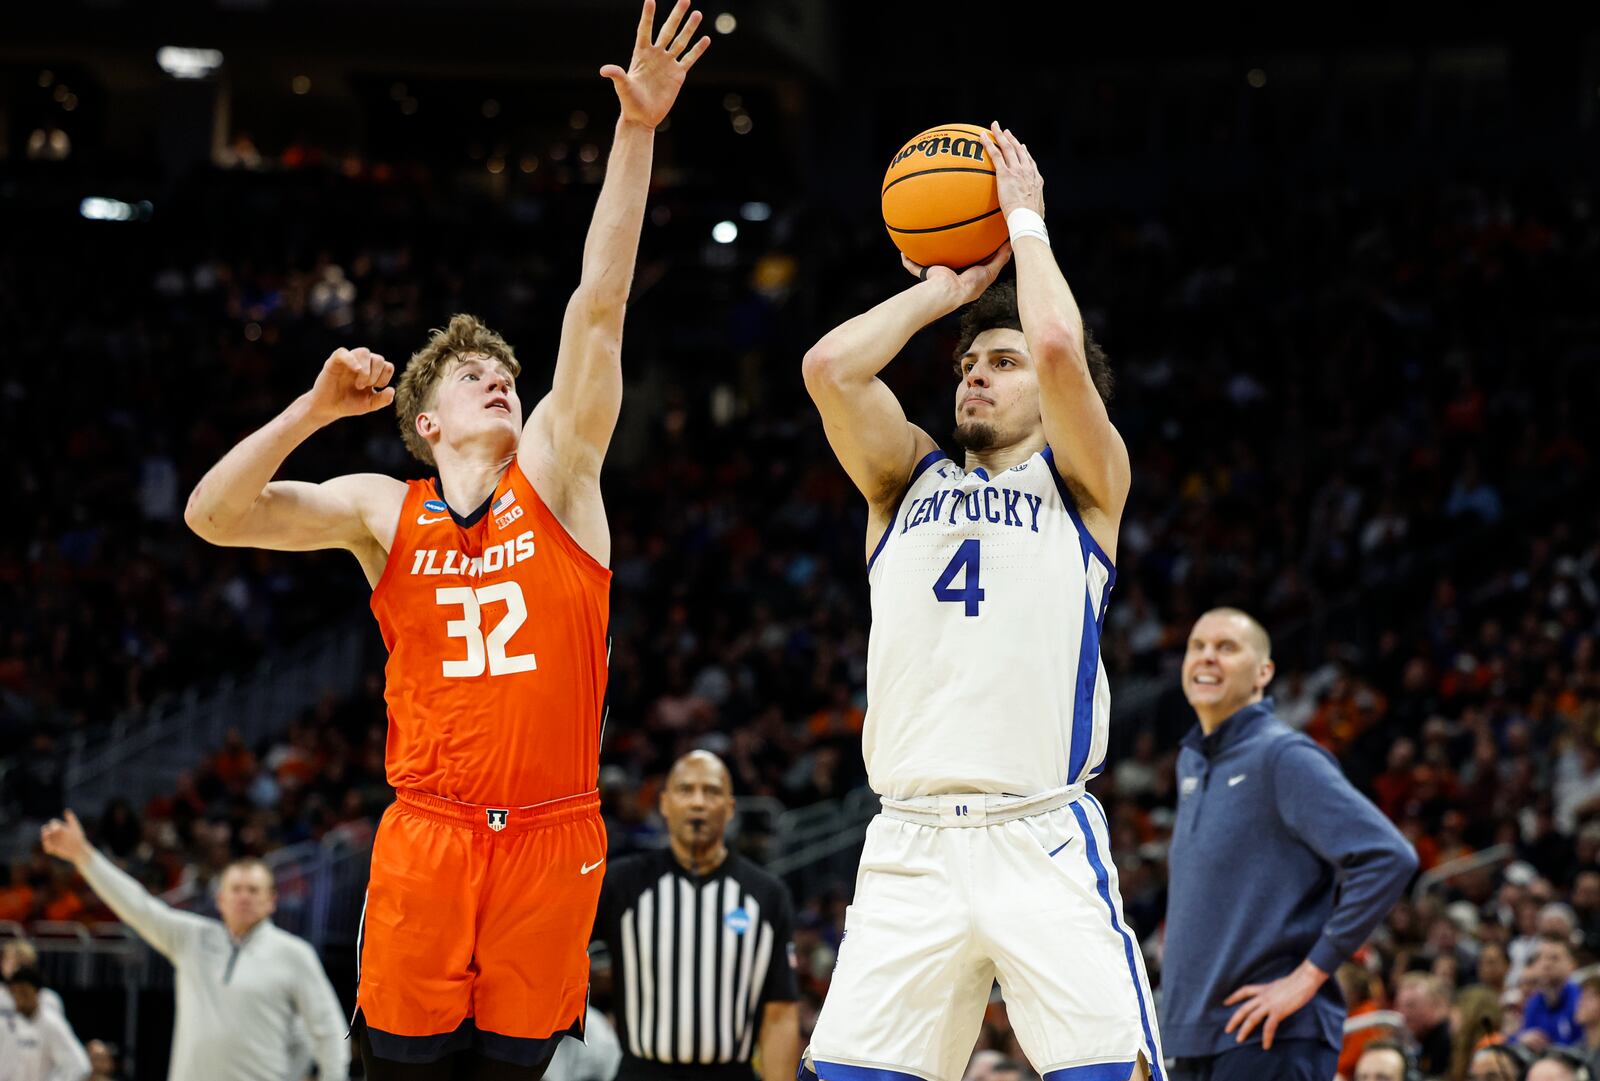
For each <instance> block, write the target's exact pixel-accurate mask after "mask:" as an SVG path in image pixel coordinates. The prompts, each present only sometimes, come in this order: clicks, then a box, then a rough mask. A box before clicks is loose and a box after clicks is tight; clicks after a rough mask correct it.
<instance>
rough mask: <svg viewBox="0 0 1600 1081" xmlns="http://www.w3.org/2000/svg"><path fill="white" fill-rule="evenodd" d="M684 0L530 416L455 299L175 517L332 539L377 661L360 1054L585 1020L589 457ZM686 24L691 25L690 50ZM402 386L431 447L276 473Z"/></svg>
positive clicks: (621, 140) (453, 1047) (278, 544)
mask: <svg viewBox="0 0 1600 1081" xmlns="http://www.w3.org/2000/svg"><path fill="white" fill-rule="evenodd" d="M700 18H701V16H700V13H699V12H698V11H695V12H691V11H690V10H689V0H678V3H677V5H676V6H675V7H674V8H673V9H672V11H671V13H670V14H668V15H667V17H666V20H665V22H664V23H663V24H662V26H661V30H660V32H659V33H658V34H655V35H654V37H653V39H652V31H653V29H654V25H655V5H654V4H653V2H652V0H645V3H644V9H643V12H642V14H641V15H640V20H639V28H638V34H637V38H636V40H635V42H634V49H633V58H632V62H631V64H630V65H629V67H628V68H627V69H626V70H624V69H623V68H621V67H618V66H616V65H614V64H608V65H606V66H605V67H603V68H602V69H601V70H600V74H601V75H602V76H604V77H605V78H607V79H610V80H611V82H612V84H613V85H614V87H615V89H616V92H617V97H618V99H619V101H620V103H621V116H620V118H619V119H618V121H617V127H616V135H615V139H614V141H613V143H612V146H611V154H610V160H609V163H608V166H607V170H606V178H605V183H604V184H603V186H602V187H601V191H600V196H599V200H598V202H597V204H596V206H595V211H594V218H593V220H592V222H591V223H590V226H589V234H588V239H587V241H586V243H585V245H584V251H583V270H582V276H581V280H580V281H579V284H578V288H577V291H576V292H575V293H573V295H572V298H571V300H570V301H569V303H568V305H567V309H566V315H565V318H564V319H563V321H562V325H561V337H560V345H559V348H558V351H557V354H556V364H555V375H554V379H553V381H552V384H551V386H550V390H549V391H548V393H546V394H545V395H544V396H543V398H542V399H541V400H540V401H539V403H538V405H537V406H535V407H534V410H533V414H532V416H531V417H529V418H528V421H527V423H526V424H524V423H523V413H522V405H521V403H520V401H519V400H518V397H517V388H516V377H517V375H518V374H519V372H520V366H519V364H518V362H517V359H516V357H515V355H514V354H513V352H512V350H511V348H510V346H509V345H507V344H506V342H505V341H504V340H503V339H502V338H501V337H500V336H499V335H497V334H495V333H493V332H492V331H490V330H488V329H487V328H486V327H484V326H483V325H482V324H481V323H479V322H478V321H477V320H475V319H473V318H472V317H471V316H466V315H458V316H456V317H455V318H453V319H452V320H450V324H449V326H448V327H447V328H446V329H444V330H442V331H437V332H435V333H434V334H433V336H432V338H431V339H430V341H429V342H428V344H427V345H426V346H425V347H424V348H423V349H421V350H420V351H419V352H417V353H416V354H415V355H413V356H412V358H411V360H410V362H409V363H408V365H407V367H406V369H405V373H404V374H403V375H402V376H401V379H400V382H399V386H398V388H395V387H392V386H390V380H391V377H392V376H393V373H394V365H393V364H391V363H390V362H389V361H387V360H385V359H384V358H383V357H381V356H379V355H377V354H376V353H372V352H370V351H368V350H366V349H339V350H337V351H336V352H335V353H334V354H333V355H332V356H331V357H329V358H328V360H327V362H326V363H325V364H324V365H323V368H322V371H321V373H320V374H319V375H318V376H317V378H316V382H315V383H314V385H313V386H312V388H311V389H310V390H309V391H308V392H306V393H305V394H303V395H301V396H300V398H298V399H296V400H295V401H294V402H293V403H292V404H291V405H290V406H289V407H288V408H287V409H285V410H284V412H283V413H281V414H280V415H279V416H278V417H277V418H276V419H274V420H273V421H271V422H270V423H268V424H267V426H266V427H264V428H262V429H261V430H260V431H258V432H256V433H255V434H253V435H251V436H249V437H248V438H247V439H245V440H244V441H243V442H241V443H240V444H239V445H238V446H236V447H234V448H233V450H231V451H229V452H228V454H227V455H226V456H225V457H223V459H222V460H221V461H220V462H218V463H217V464H216V465H215V466H213V467H212V469H211V471H210V472H209V473H207V474H206V475H205V477H204V478H202V479H201V481H200V483H199V485H198V486H197V487H196V488H195V490H194V493H193V495H191V496H190V498H189V505H188V509H187V511H186V512H185V520H186V521H187V522H188V523H189V525H190V526H191V527H192V528H193V529H194V530H195V532H196V533H198V534H199V535H200V536H202V537H203V538H205V539H206V540H208V541H211V542H212V543H214V544H220V545H228V546H246V547H256V548H272V549H277V550H280V551H304V550H308V549H320V548H344V549H346V550H348V551H349V552H351V553H352V554H353V555H354V556H355V557H356V560H357V561H358V562H359V563H360V564H361V569H362V571H363V572H364V573H365V574H366V577H367V581H368V583H370V584H371V586H372V610H373V613H374V615H376V616H377V619H378V624H379V627H380V629H381V631H382V634H383V640H384V644H385V646H387V647H388V650H389V660H388V663H387V666H386V668H385V676H386V689H385V697H386V699H387V701H388V705H389V738H388V749H387V773H388V779H389V782H390V783H391V784H392V785H393V786H394V788H395V797H396V802H395V803H394V804H393V805H392V806H391V807H390V808H389V809H388V811H387V812H386V813H385V814H384V818H383V822H382V824H381V826H380V827H379V830H378V834H377V838H376V841H375V844H374V848H373V853H372V875H371V883H370V886H369V888H368V894H367V904H366V909H365V912H364V913H363V919H362V937H361V943H360V968H359V977H358V990H357V1005H358V1011H359V1015H360V1019H361V1024H360V1026H359V1033H358V1035H359V1038H360V1044H361V1054H362V1058H363V1059H364V1060H365V1062H366V1069H367V1076H368V1077H369V1078H374V1079H377V1081H384V1079H399V1078H433V1077H454V1078H460V1077H476V1078H492V1079H499V1078H537V1077H539V1076H540V1075H541V1074H542V1073H543V1072H544V1069H545V1066H546V1065H547V1064H548V1061H549V1057H550V1055H551V1054H552V1053H553V1052H554V1050H555V1048H556V1045H557V1043H558V1042H559V1041H560V1039H561V1038H562V1035H563V1034H564V1033H573V1034H579V1033H581V1031H582V1023H583V1016H584V1008H585V1000H586V996H587V989H588V976H589V968H588V955H587V953H586V947H587V945H588V941H589V932H590V928H591V926H592V925H593V921H594V914H595V905H596V902H597V899H598V897H599V893H600V880H601V875H602V874H603V871H602V870H601V864H602V863H603V862H604V860H605V855H606V839H605V830H604V827H603V825H602V824H601V819H600V811H599V806H600V801H599V798H598V796H597V794H596V792H595V785H596V781H597V777H598V772H599V738H600V722H601V701H602V698H603V696H604V693H605V684H606V643H605V633H606V623H607V617H608V605H609V586H610V578H611V572H610V571H609V570H608V569H607V566H608V564H609V562H610V558H611V539H610V533H609V530H608V527H607V524H606V514H605V507H604V505H603V504H602V502H601V498H600V467H601V462H602V460H603V459H604V457H605V453H606V448H607V446H608V444H609V443H610V440H611V436H612V432H613V430H614V428H615V426H616V422H617V414H618V410H619V409H620V407H621V401H622V367H621V359H620V358H621V347H622V325H623V314H624V308H625V306H626V302H627V299H628V289H629V285H630V282H631V280H632V277H633V267H634V260H635V256H636V254H637V250H638V243H639V231H640V226H641V224H642V222H643V217H644V207H645V197H646V191H647V188H648V185H649V180H650V168H651V156H652V151H653V143H654V136H655V129H656V126H657V125H658V124H660V123H661V121H662V120H663V119H665V118H666V115H667V113H668V111H669V110H670V109H671V108H672V104H673V102H674V101H675V100H676V99H677V96H678V91H679V89H680V88H681V87H682V85H683V82H684V78H685V76H686V75H687V74H688V72H689V69H690V68H692V67H693V66H694V64H695V62H696V61H697V60H698V59H699V58H700V57H701V56H702V55H703V54H704V53H705V51H706V48H707V47H708V46H709V44H710V42H709V39H707V38H705V37H701V38H700V40H699V41H698V42H696V41H695V40H694V39H695V30H696V28H697V27H698V26H699V24H700ZM691 44H692V47H691ZM391 402H395V403H397V411H398V414H399V421H400V430H401V435H402V437H403V438H404V440H405V443H406V446H407V447H408V448H409V449H410V450H411V452H412V453H413V454H414V455H415V456H416V457H417V458H419V459H421V460H422V461H423V462H425V463H427V464H428V465H430V466H433V467H435V468H436V469H437V476H436V477H434V478H431V479H429V480H423V481H410V482H402V481H399V480H396V479H394V478H392V477H387V476H380V475H378V474H373V473H357V474H350V475H347V476H341V477H336V478H334V479H332V480H329V481H326V482H324V483H321V484H307V483H301V482H297V481H282V480H273V479H272V478H273V476H274V474H276V473H277V471H278V469H279V467H280V466H281V465H282V464H283V461H284V459H285V458H286V457H287V456H288V455H289V453H290V452H291V451H293V450H294V448H295V447H297V446H298V445H299V444H300V443H302V442H303V441H305V440H306V439H307V438H309V437H310V436H311V435H312V433H314V432H316V431H317V430H318V429H319V428H321V427H322V426H324V425H326V424H330V423H332V422H333V421H335V420H338V419H339V418H341V417H347V416H359V415H362V414H365V413H370V412H372V411H374V410H376V409H382V408H384V407H386V406H388V405H389V404H390V403H391Z"/></svg>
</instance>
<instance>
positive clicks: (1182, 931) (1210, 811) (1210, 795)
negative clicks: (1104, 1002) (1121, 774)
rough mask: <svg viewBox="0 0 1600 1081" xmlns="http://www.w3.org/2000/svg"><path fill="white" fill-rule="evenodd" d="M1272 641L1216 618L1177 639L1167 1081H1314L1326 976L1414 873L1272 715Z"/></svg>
mask: <svg viewBox="0 0 1600 1081" xmlns="http://www.w3.org/2000/svg"><path fill="white" fill-rule="evenodd" d="M1271 658H1272V643H1271V639H1270V638H1269V637H1268V636H1267V632H1266V631H1265V630H1264V629H1263V628H1262V626H1261V625H1260V624H1259V623H1257V622H1256V621H1255V620H1254V619H1252V618H1251V617H1250V616H1249V615H1247V614H1245V613H1244V612H1241V611H1238V610H1237V609H1232V608H1218V609H1215V610H1213V611H1210V612H1207V613H1206V614H1205V615H1203V616H1201V617H1200V621H1199V622H1198V623H1196V624H1195V626H1194V630H1193V631H1192V632H1190V636H1189V645H1188V650H1187V653H1186V654H1185V657H1184V662H1183V691H1184V695H1185V697H1187V698H1188V700H1189V704H1190V705H1191V706H1193V707H1194V711H1195V714H1196V716H1197V717H1198V718H1199V721H1200V723H1199V724H1198V725H1197V726H1196V727H1195V728H1194V729H1192V730H1191V731H1190V732H1189V734H1188V735H1187V736H1185V737H1184V739H1183V746H1182V749H1181V750H1180V752H1179V755H1178V814H1177V820H1176V822H1175V823H1174V826H1173V835H1172V845H1171V850H1170V853H1169V856H1168V877H1169V886H1168V891H1167V923H1166V946H1165V950H1164V953H1163V957H1162V974H1161V991H1162V1009H1161V1013H1162V1017H1161V1032H1162V1037H1163V1042H1164V1043H1165V1045H1166V1052H1167V1054H1168V1055H1170V1056H1173V1057H1174V1059H1175V1062H1174V1067H1173V1070H1172V1073H1171V1077H1172V1079H1173V1081H1234V1079H1244V1078H1261V1077H1269V1076H1270V1077H1273V1078H1281V1079H1284V1081H1301V1079H1303V1081H1313V1079H1315V1081H1328V1079H1329V1078H1331V1077H1333V1075H1334V1071H1335V1069H1336V1067H1337V1061H1338V1052H1339V1046H1340V1043H1341V1040H1342V1028H1343V1023H1344V1018H1345V1005H1344V1001H1343V999H1342V997H1341V996H1340V993H1339V990H1338V984H1337V983H1336V982H1334V981H1330V980H1329V979H1328V976H1329V975H1330V974H1331V973H1332V972H1333V971H1334V970H1335V969H1336V968H1338V966H1339V965H1340V963H1342V962H1343V961H1344V960H1345V959H1346V958H1347V957H1349V956H1350V955H1351V954H1352V953H1354V952H1355V950H1356V949H1357V947H1359V946H1360V945H1361V944H1362V942H1364V941H1365V940H1366V937H1367V935H1368V934H1369V933H1370V932H1371V931H1372V929H1373V927H1375V926H1376V925H1377V924H1378V922H1379V921H1380V920H1381V919H1383V917H1384V915H1385V914H1386V913H1387V912H1388V911H1389V908H1390V906H1392V905H1393V904H1394V902H1395V901H1396V900H1397V899H1398V898H1399V896H1400V894H1401V892H1402V891H1403V890H1404V889H1405V887H1406V884H1407V883H1408V882H1410V880H1411V876H1412V875H1413V874H1415V873H1416V869H1417V856H1416V852H1415V851H1414V850H1413V849H1412V847H1411V845H1410V843H1409V842H1408V841H1406V839H1405V838H1404V837H1402V836H1401V835H1400V831H1399V830H1397V829H1395V827H1394V825H1393V824H1392V823H1391V822H1390V821H1389V820H1388V819H1387V818H1385V817H1384V816H1383V814H1382V812H1380V811H1379V810H1378V809H1377V807H1375V806H1373V804H1372V802H1371V801H1370V800H1368V799H1367V798H1366V797H1365V796H1363V795H1361V793H1360V792H1357V791H1356V789H1355V787H1354V786H1353V785H1351V784H1350V782H1349V781H1348V780H1346V779H1345V776H1344V774H1343V773H1341V772H1340V770H1339V765H1338V763H1337V762H1336V761H1335V760H1334V758H1333V756H1332V755H1330V754H1328V752H1327V751H1325V750H1323V749H1322V748H1321V747H1319V746H1317V745H1316V744H1315V743H1314V742H1312V741H1311V740H1310V739H1308V738H1307V737H1306V736H1304V735H1301V734H1300V733H1299V732H1296V731H1295V730H1294V729H1292V728H1290V727H1289V726H1288V725H1286V724H1284V723H1283V722H1282V721H1280V720H1278V718H1277V717H1276V716H1274V714H1273V710H1272V700H1271V699H1270V698H1266V697H1264V695H1265V692H1266V687H1267V684H1268V683H1270V682H1271V681H1272V676H1273V671H1274V668H1273V664H1272V659H1271Z"/></svg>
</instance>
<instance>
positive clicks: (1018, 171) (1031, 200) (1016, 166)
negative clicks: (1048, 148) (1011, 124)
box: [983, 123, 1044, 218]
mask: <svg viewBox="0 0 1600 1081" xmlns="http://www.w3.org/2000/svg"><path fill="white" fill-rule="evenodd" d="M983 142H984V146H985V147H987V148H988V150H989V157H990V159H991V160H992V161H993V162H994V182H995V187H996V188H998V189H999V195H1000V213H1001V214H1002V215H1004V216H1007V217H1009V216H1010V214H1011V212H1012V211H1013V210H1016V209H1017V208H1018V207H1027V208H1028V209H1029V210H1031V211H1033V212H1034V213H1035V214H1037V215H1039V216H1040V217H1041V218H1042V217H1044V177H1043V176H1042V175H1041V174H1040V173H1039V166H1038V164H1037V163H1036V162H1035V161H1034V160H1033V155H1032V154H1030V153H1028V145H1027V144H1026V143H1024V142H1023V141H1022V140H1020V139H1018V138H1017V137H1016V136H1015V135H1012V134H1011V129H1010V128H1002V127H1001V126H1000V125H999V123H994V124H991V125H989V130H988V131H986V132H984V133H983Z"/></svg>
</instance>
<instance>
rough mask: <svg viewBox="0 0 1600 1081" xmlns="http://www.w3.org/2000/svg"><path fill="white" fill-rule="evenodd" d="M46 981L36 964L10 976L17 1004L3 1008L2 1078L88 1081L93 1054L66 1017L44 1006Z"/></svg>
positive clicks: (1, 1080)
mask: <svg viewBox="0 0 1600 1081" xmlns="http://www.w3.org/2000/svg"><path fill="white" fill-rule="evenodd" d="M43 986H44V980H43V979H42V978H41V977H40V975H39V970H38V969H36V968H32V967H27V966H25V967H23V968H19V969H17V971H15V972H13V973H12V974H11V975H10V976H9V977H8V978H7V979H6V989H7V990H8V991H9V992H10V993H11V1000H12V1003H13V1005H12V1006H11V1007H10V1008H9V1009H5V1010H0V1081H84V1079H85V1078H87V1077H88V1076H89V1055H88V1052H86V1051H84V1049H83V1045H82V1044H81V1043H79V1042H78V1038H77V1037H76V1036H74V1035H73V1034H72V1029H71V1028H69V1027H68V1026H67V1022H66V1018H64V1017H62V1016H61V1015H60V1014H57V1013H54V1012H52V1011H49V1010H45V1009H43V1008H42V1007H41V1006H40V1004H39V991H40V990H41V989H42V988H43Z"/></svg>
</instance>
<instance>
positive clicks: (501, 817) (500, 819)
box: [483, 807, 511, 833]
mask: <svg viewBox="0 0 1600 1081" xmlns="http://www.w3.org/2000/svg"><path fill="white" fill-rule="evenodd" d="M483 813H484V814H486V815H488V816H489V828H490V829H492V830H494V831H495V832H496V833H499V832H500V831H501V830H503V829H505V828H506V820H507V819H508V818H510V817H511V811H510V810H509V809H508V810H501V809H500V808H498V807H485V808H484V809H483Z"/></svg>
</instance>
